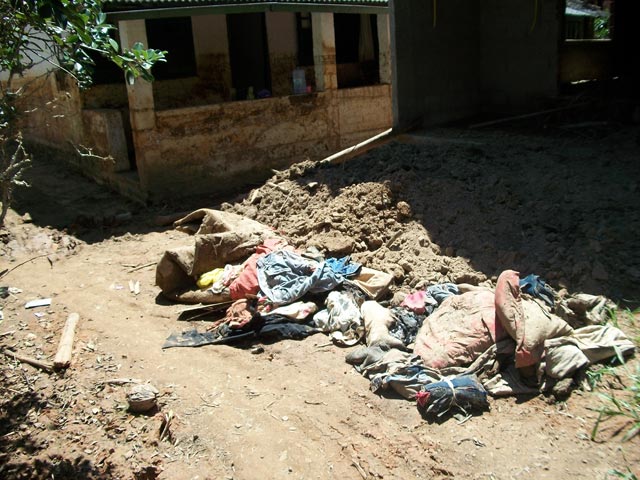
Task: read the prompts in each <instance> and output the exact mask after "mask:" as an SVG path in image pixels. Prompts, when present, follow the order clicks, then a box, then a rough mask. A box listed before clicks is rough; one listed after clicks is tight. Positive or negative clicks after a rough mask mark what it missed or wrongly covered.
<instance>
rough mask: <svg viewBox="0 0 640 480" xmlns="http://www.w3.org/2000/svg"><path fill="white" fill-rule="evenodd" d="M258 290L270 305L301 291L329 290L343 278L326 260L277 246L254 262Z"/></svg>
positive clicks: (294, 297) (291, 299)
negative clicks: (319, 260) (276, 249)
mask: <svg viewBox="0 0 640 480" xmlns="http://www.w3.org/2000/svg"><path fill="white" fill-rule="evenodd" d="M257 269H258V285H260V290H261V291H262V293H264V294H265V296H266V297H267V298H268V299H269V301H271V302H272V303H273V304H274V305H287V304H289V303H293V302H295V301H296V300H298V299H299V298H300V297H302V296H303V295H304V294H305V293H307V292H310V293H322V292H328V291H330V290H333V289H334V288H336V287H337V286H338V285H340V284H341V283H342V280H343V278H342V277H341V276H339V275H336V274H335V272H334V271H333V270H332V269H331V268H329V266H328V265H327V264H326V262H320V263H318V262H314V261H309V260H307V259H305V258H303V257H301V256H300V255H298V254H296V253H293V252H289V251H287V250H278V251H276V252H272V253H269V254H268V255H265V256H264V257H262V258H260V259H259V260H258V263H257Z"/></svg>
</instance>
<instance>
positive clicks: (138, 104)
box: [118, 20, 156, 191]
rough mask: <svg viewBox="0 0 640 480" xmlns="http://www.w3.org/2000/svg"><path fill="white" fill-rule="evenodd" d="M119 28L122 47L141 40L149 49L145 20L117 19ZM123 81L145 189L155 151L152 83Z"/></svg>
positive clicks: (142, 184) (137, 162) (130, 45)
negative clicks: (152, 145) (152, 144)
mask: <svg viewBox="0 0 640 480" xmlns="http://www.w3.org/2000/svg"><path fill="white" fill-rule="evenodd" d="M118 30H119V32H120V42H121V45H122V48H131V47H132V46H133V44H134V43H136V42H140V43H142V44H143V45H144V46H145V48H149V47H148V45H149V43H148V41H147V28H146V26H145V23H144V20H125V21H122V22H119V23H118ZM125 81H126V80H125ZM126 84H127V97H128V100H129V117H130V119H131V132H132V135H133V146H134V149H135V156H136V166H137V167H138V175H139V177H140V185H141V187H142V189H143V190H144V191H148V188H149V185H148V183H149V182H148V170H149V164H150V163H152V160H151V157H152V156H153V154H154V153H153V148H150V134H152V133H153V130H154V129H155V127H156V112H155V104H154V101H153V86H152V85H151V83H150V82H147V81H146V80H143V79H142V78H136V80H135V82H134V84H133V85H130V84H129V82H126Z"/></svg>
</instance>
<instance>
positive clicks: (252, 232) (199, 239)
mask: <svg viewBox="0 0 640 480" xmlns="http://www.w3.org/2000/svg"><path fill="white" fill-rule="evenodd" d="M174 225H175V226H176V228H180V229H182V230H187V231H189V232H190V233H195V239H194V245H192V246H189V247H182V248H176V249H172V250H167V251H166V252H165V253H164V254H163V256H162V258H161V259H160V261H159V262H158V265H157V266H156V285H158V287H160V289H161V290H162V294H163V295H165V296H166V297H168V298H170V299H171V300H175V301H179V302H185V303H199V302H201V303H218V302H223V301H226V300H228V299H229V294H228V293H224V292H223V293H213V292H211V291H209V290H198V289H197V288H196V284H195V282H196V279H197V278H198V277H199V276H200V275H202V274H203V273H206V272H209V271H211V270H213V269H215V268H222V267H224V266H225V265H226V264H230V263H236V262H241V261H243V260H245V259H246V258H247V257H248V256H250V255H251V254H252V253H253V252H254V251H255V250H256V247H258V245H261V244H262V243H263V242H264V240H265V239H267V238H270V237H277V235H276V234H275V233H274V232H273V231H272V230H271V229H270V228H268V227H267V226H265V225H262V224H261V223H258V222H256V221H254V220H251V219H248V218H244V217H241V216H239V215H236V214H233V213H228V212H222V211H217V210H209V209H201V210H196V211H195V212H193V213H191V214H189V215H187V216H186V217H184V218H182V219H180V220H178V221H176V222H175V223H174Z"/></svg>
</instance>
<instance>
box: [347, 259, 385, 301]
mask: <svg viewBox="0 0 640 480" xmlns="http://www.w3.org/2000/svg"><path fill="white" fill-rule="evenodd" d="M392 281H393V276H392V275H391V274H389V273H386V272H381V271H379V270H374V269H373V268H367V267H362V268H361V269H360V273H358V276H356V277H354V278H352V279H351V280H349V281H348V282H349V283H351V284H353V285H355V286H357V287H358V288H359V289H360V290H362V291H363V292H364V293H365V294H366V295H367V297H369V298H370V299H372V300H378V299H379V298H382V297H383V296H384V295H386V294H387V293H388V292H389V285H391V282H392Z"/></svg>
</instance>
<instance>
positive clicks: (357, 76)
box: [333, 13, 380, 88]
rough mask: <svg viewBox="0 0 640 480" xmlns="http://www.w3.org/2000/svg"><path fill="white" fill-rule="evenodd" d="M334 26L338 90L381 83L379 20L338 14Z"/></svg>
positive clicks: (370, 17)
mask: <svg viewBox="0 0 640 480" xmlns="http://www.w3.org/2000/svg"><path fill="white" fill-rule="evenodd" d="M333 23H334V28H335V36H336V37H335V38H336V64H337V69H338V88H350V87H359V86H363V85H374V84H376V83H378V82H379V81H380V76H379V71H378V70H379V67H378V66H379V61H378V51H379V45H378V24H377V22H376V16H375V15H359V14H351V13H337V14H334V16H333ZM361 26H362V27H364V29H366V30H364V29H362V28H361Z"/></svg>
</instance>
